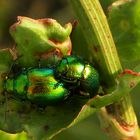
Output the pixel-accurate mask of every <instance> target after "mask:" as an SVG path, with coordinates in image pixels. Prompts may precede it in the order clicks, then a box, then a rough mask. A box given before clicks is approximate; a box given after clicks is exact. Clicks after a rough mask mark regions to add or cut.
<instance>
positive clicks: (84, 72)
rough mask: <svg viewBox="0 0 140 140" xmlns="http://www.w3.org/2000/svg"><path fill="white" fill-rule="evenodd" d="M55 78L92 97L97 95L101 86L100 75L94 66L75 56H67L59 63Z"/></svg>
mask: <svg viewBox="0 0 140 140" xmlns="http://www.w3.org/2000/svg"><path fill="white" fill-rule="evenodd" d="M55 77H57V79H59V80H60V81H61V82H63V83H65V84H66V85H71V86H72V85H73V86H74V87H75V88H79V89H80V90H81V91H84V92H87V93H89V95H90V97H93V96H95V95H96V94H97V91H98V89H99V85H100V83H99V74H98V72H97V71H96V69H95V68H94V67H93V65H92V64H89V63H87V62H86V61H84V60H83V59H80V58H78V57H77V56H74V55H71V56H66V57H64V58H63V59H62V60H61V61H60V62H59V63H58V65H57V66H56V68H55Z"/></svg>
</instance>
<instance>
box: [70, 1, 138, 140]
mask: <svg viewBox="0 0 140 140" xmlns="http://www.w3.org/2000/svg"><path fill="white" fill-rule="evenodd" d="M70 2H71V4H72V6H73V8H74V10H75V12H76V15H77V18H78V19H79V22H80V25H81V28H82V31H83V33H84V35H85V39H86V41H87V42H88V46H90V47H94V46H95V45H96V47H97V49H98V51H97V50H94V49H93V48H91V49H92V50H94V51H92V52H93V53H92V55H93V56H94V59H95V62H96V63H97V65H98V66H99V71H100V74H101V77H102V79H103V81H104V82H105V85H106V86H105V88H106V89H107V91H108V93H111V91H110V90H109V89H111V88H113V87H114V86H115V84H116V82H115V79H116V77H117V76H118V74H119V73H120V72H121V71H122V66H121V64H120V61H119V57H118V54H117V50H116V47H115V43H114V41H113V38H112V35H111V32H110V29H109V26H108V23H107V20H106V16H105V14H104V12H103V10H102V7H101V5H100V3H99V1H98V0H70ZM96 41H97V42H96ZM122 92H123V91H122ZM122 92H121V93H122ZM124 92H127V91H124ZM122 94H123V93H122ZM125 94H126V96H125V97H123V98H122V99H121V101H118V102H116V103H113V104H112V105H110V107H109V108H111V109H112V110H114V111H113V115H112V113H111V114H110V112H109V111H110V110H109V109H108V108H107V109H106V112H105V115H106V116H107V117H108V118H110V119H109V121H107V120H105V121H107V122H108V124H109V125H112V128H113V129H112V130H110V131H112V132H113V134H114V136H115V137H117V139H122V140H123V139H124V138H125V139H130V135H129V133H125V134H128V135H123V134H124V133H123V132H122V131H121V130H122V128H121V127H122V125H123V124H125V125H126V126H125V127H129V126H130V125H131V124H134V123H135V124H137V119H136V115H135V112H134V110H133V106H132V104H131V99H130V96H129V94H128V93H125ZM107 98H108V97H107ZM128 101H129V102H128ZM117 106H120V107H121V110H118V108H117ZM128 108H130V109H129V110H128ZM101 112H102V113H103V114H104V112H103V111H101ZM130 114H131V115H130ZM101 118H102V117H101ZM113 118H115V119H114V120H115V122H113V123H111V121H110V120H111V119H113ZM102 119H103V118H102ZM106 119H107V118H106ZM103 122H104V121H103ZM122 122H123V124H122ZM114 124H120V127H118V125H114ZM133 130H134V131H135V130H138V125H135V127H134V128H133ZM118 132H119V133H118ZM121 132H122V135H120V133H121ZM110 133H111V132H110ZM137 134H138V133H133V136H132V137H133V138H135V140H139V139H140V136H137ZM138 135H139V134H138ZM132 137H131V138H132Z"/></svg>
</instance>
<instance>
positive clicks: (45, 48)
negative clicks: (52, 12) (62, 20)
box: [10, 17, 72, 67]
mask: <svg viewBox="0 0 140 140" xmlns="http://www.w3.org/2000/svg"><path fill="white" fill-rule="evenodd" d="M71 30H72V25H71V23H68V24H66V25H65V27H62V26H61V25H60V24H59V23H58V22H57V21H56V20H54V19H47V18H46V19H39V20H34V19H31V18H27V17H18V22H17V23H15V24H14V25H13V26H11V28H10V33H11V35H12V37H13V38H14V40H15V42H16V49H17V53H18V56H22V57H21V58H20V63H21V65H22V66H26V67H32V66H35V65H37V59H39V58H42V59H41V60H44V61H45V62H44V61H43V62H42V63H43V65H44V66H46V63H49V64H50V63H51V62H50V61H53V62H52V63H56V61H57V60H58V59H60V58H62V56H64V55H70V53H71V41H70V38H69V35H70V33H71ZM54 56H56V58H55V57H54Z"/></svg>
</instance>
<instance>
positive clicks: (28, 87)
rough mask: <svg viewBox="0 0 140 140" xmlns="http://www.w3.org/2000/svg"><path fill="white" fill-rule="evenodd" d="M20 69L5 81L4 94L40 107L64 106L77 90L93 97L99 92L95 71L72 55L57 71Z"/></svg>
mask: <svg viewBox="0 0 140 140" xmlns="http://www.w3.org/2000/svg"><path fill="white" fill-rule="evenodd" d="M17 68H18V67H17V66H13V67H12V72H10V74H7V76H6V77H5V80H4V90H5V91H6V92H7V93H10V92H12V95H13V96H14V97H18V98H19V99H24V100H29V101H31V102H32V103H34V104H37V105H39V106H45V105H55V104H57V103H60V102H63V101H65V100H66V99H67V98H68V97H70V96H72V95H73V94H74V93H77V89H78V91H79V90H80V91H83V92H86V93H88V94H89V95H90V97H94V96H95V95H96V94H97V90H98V88H99V75H98V72H97V71H96V70H95V68H94V67H93V66H92V65H91V64H89V63H86V61H84V60H82V59H80V58H78V57H76V56H72V55H71V56H66V57H64V58H62V60H60V61H59V62H58V64H57V65H56V66H55V67H54V68H27V69H25V68H22V69H19V70H17ZM74 91H76V92H74ZM80 93H81V92H80ZM82 95H85V97H86V95H87V94H82Z"/></svg>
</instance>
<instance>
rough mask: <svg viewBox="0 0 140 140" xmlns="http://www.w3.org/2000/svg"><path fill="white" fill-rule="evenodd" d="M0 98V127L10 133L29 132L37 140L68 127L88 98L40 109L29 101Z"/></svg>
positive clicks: (75, 99) (75, 98) (74, 98)
mask: <svg viewBox="0 0 140 140" xmlns="http://www.w3.org/2000/svg"><path fill="white" fill-rule="evenodd" d="M9 96H10V95H9V94H8V97H7V102H5V103H4V100H5V98H4V97H3V96H2V95H1V98H0V103H1V104H0V129H1V130H3V131H6V132H8V133H19V132H22V131H25V132H27V135H28V136H29V137H31V138H33V139H35V140H40V139H43V138H45V139H47V138H49V137H52V135H54V134H55V133H58V131H60V130H61V129H62V128H64V127H67V126H68V125H69V124H70V123H71V122H72V121H73V120H74V119H75V117H76V116H77V114H78V112H79V111H80V110H81V108H82V106H83V105H84V104H85V103H86V101H87V100H83V99H78V98H77V97H73V98H72V101H69V102H67V103H64V104H60V105H56V106H46V108H45V109H44V110H39V108H38V107H37V106H34V105H31V104H30V102H28V101H20V100H18V99H17V100H16V99H13V98H11V97H9Z"/></svg>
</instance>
